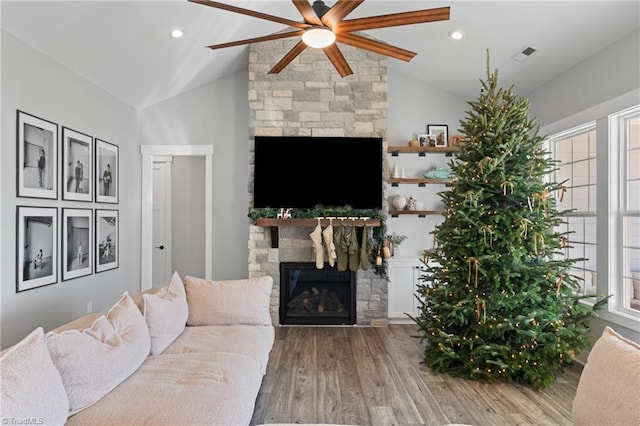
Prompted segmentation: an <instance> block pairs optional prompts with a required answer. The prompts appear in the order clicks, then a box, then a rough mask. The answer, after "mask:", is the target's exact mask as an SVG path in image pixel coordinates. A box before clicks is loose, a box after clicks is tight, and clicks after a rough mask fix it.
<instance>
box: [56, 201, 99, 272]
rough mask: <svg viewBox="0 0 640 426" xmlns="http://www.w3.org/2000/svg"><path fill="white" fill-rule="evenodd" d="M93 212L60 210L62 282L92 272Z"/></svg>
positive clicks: (89, 210)
mask: <svg viewBox="0 0 640 426" xmlns="http://www.w3.org/2000/svg"><path fill="white" fill-rule="evenodd" d="M92 219H93V210H91V209H68V208H63V209H62V281H65V280H70V279H72V278H78V277H82V276H85V275H91V273H92V272H93V256H92V250H93V220H92Z"/></svg>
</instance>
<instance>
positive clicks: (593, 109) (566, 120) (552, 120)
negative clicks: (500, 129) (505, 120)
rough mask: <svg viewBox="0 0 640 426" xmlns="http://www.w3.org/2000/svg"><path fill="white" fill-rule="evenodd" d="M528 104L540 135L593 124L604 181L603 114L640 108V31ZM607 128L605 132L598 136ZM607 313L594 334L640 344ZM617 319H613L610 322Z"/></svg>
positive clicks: (601, 236)
mask: <svg viewBox="0 0 640 426" xmlns="http://www.w3.org/2000/svg"><path fill="white" fill-rule="evenodd" d="M528 96H529V99H530V100H531V102H532V108H531V115H532V116H535V117H537V119H538V123H539V124H540V125H541V129H540V134H541V135H552V134H554V133H557V132H559V131H563V130H568V129H571V128H573V127H575V126H578V125H581V124H584V123H587V122H590V121H592V120H595V121H596V122H597V126H598V127H599V130H598V136H597V137H598V158H599V161H598V178H599V182H601V181H600V180H601V179H604V180H605V181H606V176H607V175H608V167H607V162H606V161H600V159H602V158H606V156H607V151H608V146H607V144H608V138H607V132H606V125H607V124H606V123H607V115H608V114H611V113H614V112H617V111H620V110H623V109H626V108H628V107H630V106H633V105H637V104H638V103H640V32H639V31H635V32H633V33H631V34H629V35H628V36H627V37H624V38H622V39H620V40H619V41H618V42H616V43H614V44H612V45H611V46H609V47H607V48H605V49H603V50H601V51H600V52H598V53H596V54H595V55H593V56H591V57H590V58H588V59H587V60H585V61H584V62H582V63H581V64H579V65H578V66H576V67H574V68H573V69H571V70H569V71H567V72H565V73H564V74H562V75H560V76H558V77H557V78H556V79H554V80H552V81H550V82H549V83H547V84H545V85H544V86H542V87H540V88H539V89H537V90H535V91H533V92H532V93H530V94H529V95H528ZM602 129H605V131H602ZM608 199H609V197H608V194H607V190H606V188H605V186H599V187H598V202H597V208H598V211H600V212H604V211H607V210H608V209H609V206H608ZM606 221H607V217H606V216H601V217H599V218H598V230H597V232H598V251H599V253H600V254H599V258H598V266H597V269H598V275H599V276H598V292H599V293H600V294H608V293H609V292H608V291H607V288H608V282H607V280H606V279H604V278H605V277H606V276H607V275H608V271H609V265H608V264H607V257H606V256H602V251H603V250H607V241H608V234H607V222H606ZM604 311H606V308H605V309H603V311H601V312H600V316H601V317H600V318H597V319H593V320H592V321H591V327H592V333H593V335H595V336H599V335H600V334H602V330H603V329H604V327H605V326H607V325H609V326H612V327H613V328H614V329H615V330H616V331H618V332H619V333H621V334H623V335H624V336H625V337H627V338H629V339H631V340H634V341H636V342H640V330H639V329H638V325H637V323H636V324H635V325H634V324H631V325H629V324H628V322H625V325H622V324H620V323H619V321H618V323H615V322H610V321H607V320H605V318H607V317H608V315H607V312H604ZM609 318H611V319H612V320H615V318H613V317H609Z"/></svg>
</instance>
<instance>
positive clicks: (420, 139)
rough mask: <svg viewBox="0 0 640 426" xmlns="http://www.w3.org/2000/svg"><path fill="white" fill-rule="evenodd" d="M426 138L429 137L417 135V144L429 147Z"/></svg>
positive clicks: (421, 134) (422, 134)
mask: <svg viewBox="0 0 640 426" xmlns="http://www.w3.org/2000/svg"><path fill="white" fill-rule="evenodd" d="M428 136H429V135H427V134H424V133H418V136H417V138H418V144H419V145H420V146H429V138H428Z"/></svg>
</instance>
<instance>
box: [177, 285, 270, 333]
mask: <svg viewBox="0 0 640 426" xmlns="http://www.w3.org/2000/svg"><path fill="white" fill-rule="evenodd" d="M184 286H185V290H186V291H187V303H188V304H189V319H188V320H187V325H228V324H252V325H271V315H270V314H269V304H270V300H271V288H272V287H273V278H271V277H270V276H263V277H254V278H248V279H242V280H227V281H212V280H205V279H202V278H194V277H191V276H186V277H185V278H184Z"/></svg>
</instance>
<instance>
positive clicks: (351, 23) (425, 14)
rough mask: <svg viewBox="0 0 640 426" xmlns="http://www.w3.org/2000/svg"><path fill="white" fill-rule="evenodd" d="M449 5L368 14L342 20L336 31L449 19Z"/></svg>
mask: <svg viewBox="0 0 640 426" xmlns="http://www.w3.org/2000/svg"><path fill="white" fill-rule="evenodd" d="M449 9H450V8H449V7H438V8H435V9H424V10H416V11H413V12H401V13H392V14H389V15H379V16H369V17H367V18H357V19H349V20H346V21H342V22H340V23H339V24H338V28H337V29H336V33H338V32H350V31H362V30H371V29H376V28H387V27H396V26H399V25H411V24H422V23H425V22H434V21H447V20H449Z"/></svg>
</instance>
